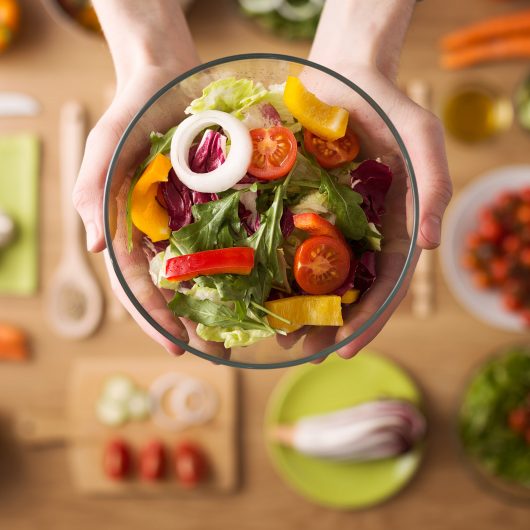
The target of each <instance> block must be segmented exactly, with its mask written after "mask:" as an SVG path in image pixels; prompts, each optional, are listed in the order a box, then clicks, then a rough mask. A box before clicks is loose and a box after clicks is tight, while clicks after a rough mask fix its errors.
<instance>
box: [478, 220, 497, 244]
mask: <svg viewBox="0 0 530 530" xmlns="http://www.w3.org/2000/svg"><path fill="white" fill-rule="evenodd" d="M479 230H480V234H481V235H482V236H483V237H484V239H486V240H487V241H498V240H499V238H500V237H501V236H502V226H501V225H500V223H498V222H497V221H496V220H495V219H483V220H482V223H481V224H480V228H479Z"/></svg>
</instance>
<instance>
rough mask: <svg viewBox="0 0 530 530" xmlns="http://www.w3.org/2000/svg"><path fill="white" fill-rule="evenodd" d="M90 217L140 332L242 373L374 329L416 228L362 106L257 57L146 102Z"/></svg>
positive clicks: (348, 86)
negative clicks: (98, 219)
mask: <svg viewBox="0 0 530 530" xmlns="http://www.w3.org/2000/svg"><path fill="white" fill-rule="evenodd" d="M104 209H105V236H106V241H107V247H108V250H109V255H110V258H111V262H112V266H113V268H114V272H115V273H116V276H117V278H118V281H119V282H120V284H121V287H122V288H123V290H124V291H125V293H126V295H127V297H128V298H129V300H130V302H131V303H132V304H133V306H134V307H135V309H136V310H137V311H138V312H139V313H140V315H141V316H142V318H144V319H145V320H146V321H147V322H149V324H150V325H151V326H152V327H153V328H154V329H155V330H157V331H158V332H159V333H161V334H162V335H164V336H165V337H166V338H167V339H169V340H170V341H172V342H174V343H175V344H177V345H178V346H180V347H181V348H184V349H186V350H188V351H190V352H192V353H194V354H196V355H198V356H200V357H203V358H206V359H209V360H215V361H216V362H221V363H225V364H229V365H233V366H242V367H253V368H275V367H283V366H290V365H293V364H299V363H302V362H306V361H310V360H315V359H318V358H321V357H323V356H325V355H328V354H329V353H331V352H332V351H335V350H336V349H338V348H340V347H341V346H344V345H346V344H348V343H349V342H351V341H352V340H353V339H354V338H355V337H358V336H359V335H360V334H362V333H363V332H365V331H366V330H368V329H369V328H370V327H371V326H372V325H374V323H375V322H376V321H377V319H378V318H379V316H380V315H381V314H382V313H383V312H384V310H385V309H386V308H387V307H388V305H389V304H390V302H391V301H392V300H393V299H394V297H395V296H396V293H397V292H398V291H399V290H400V287H401V285H402V282H403V279H404V277H405V274H406V272H407V270H408V268H409V266H410V264H411V261H412V255H413V250H414V246H415V240H416V233H417V220H418V204H417V190H416V181H415V178H414V174H413V169H412V165H411V163H410V159H409V157H408V154H407V151H406V149H405V146H404V145H403V142H402V140H401V138H400V136H399V133H398V131H396V129H395V128H394V126H393V124H392V123H391V122H390V120H389V119H388V117H387V116H386V115H385V114H384V112H383V111H382V110H381V108H380V107H379V106H378V105H377V103H376V102H375V101H374V100H373V99H371V98H370V96H369V95H368V94H366V93H365V92H364V91H363V90H361V89H360V88H359V87H357V86H356V85H355V84H354V83H352V82H351V81H349V80H347V79H345V78H343V77H341V76H339V75H338V74H336V73H334V72H332V71H331V70H329V69H327V68H325V67H322V66H319V65H317V64H314V63H311V62H309V61H306V60H303V59H297V58H294V57H288V56H283V55H272V54H249V55H238V56H233V57H227V58H223V59H218V60H216V61H212V62H210V63H206V64H204V65H201V66H199V67H197V68H195V69H193V70H191V71H189V72H186V73H185V74H183V75H181V76H179V77H177V78H176V79H175V80H173V81H172V82H171V83H169V84H168V85H167V86H165V87H164V88H162V89H161V90H160V91H159V92H158V93H157V94H155V95H154V96H153V97H152V98H151V99H150V100H149V101H148V102H147V103H146V105H145V106H144V107H143V108H142V109H141V110H140V111H139V113H138V114H137V115H136V116H135V118H134V119H133V120H132V121H131V123H130V124H129V126H128V128H127V130H126V131H125V133H124V135H123V136H122V138H121V140H120V142H119V144H118V146H117V148H116V151H115V153H114V157H113V159H112V162H111V166H110V168H109V172H108V176H107V182H106V187H105V201H104ZM381 277H384V281H381V280H380V278H381ZM181 325H183V326H184V327H185V328H186V332H187V333H186V334H187V336H188V337H189V338H188V339H187V340H185V341H184V340H182V334H181V327H180V326H181Z"/></svg>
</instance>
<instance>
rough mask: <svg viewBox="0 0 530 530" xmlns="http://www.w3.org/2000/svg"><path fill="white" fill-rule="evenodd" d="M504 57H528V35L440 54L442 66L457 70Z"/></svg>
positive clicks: (529, 41) (529, 54) (529, 50)
mask: <svg viewBox="0 0 530 530" xmlns="http://www.w3.org/2000/svg"><path fill="white" fill-rule="evenodd" d="M505 59H530V35H528V36H526V37H519V36H517V37H510V38H506V39H502V40H498V41H491V42H485V43H481V44H476V45H475V46H469V47H467V48H463V49H461V50H457V51H454V52H450V53H445V54H443V55H442V59H441V65H442V68H445V69H447V70H458V69H460V68H466V67H468V66H474V65H477V64H481V63H485V62H490V61H502V60H505Z"/></svg>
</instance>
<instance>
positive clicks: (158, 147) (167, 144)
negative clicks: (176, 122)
mask: <svg viewBox="0 0 530 530" xmlns="http://www.w3.org/2000/svg"><path fill="white" fill-rule="evenodd" d="M175 129H176V127H172V128H171V129H169V131H167V133H166V134H163V135H161V134H158V133H155V132H152V133H151V135H150V137H149V139H150V140H151V150H150V151H149V156H148V157H147V158H146V159H145V160H144V161H143V162H142V163H141V164H140V165H139V166H138V168H137V169H136V172H135V173H134V176H133V179H132V181H131V186H130V187H129V191H128V193H127V204H126V223H127V250H128V251H129V252H131V251H132V249H133V240H132V225H133V223H132V213H131V202H132V193H133V190H134V186H136V183H137V182H138V179H139V178H140V177H141V175H142V173H143V172H144V171H145V168H146V167H147V166H148V165H149V164H150V163H151V162H152V161H153V160H154V158H155V157H156V155H158V154H162V155H167V154H168V153H169V151H170V149H171V140H172V139H173V134H174V133H175Z"/></svg>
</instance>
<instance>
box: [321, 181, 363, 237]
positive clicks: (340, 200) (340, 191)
mask: <svg viewBox="0 0 530 530" xmlns="http://www.w3.org/2000/svg"><path fill="white" fill-rule="evenodd" d="M320 193H324V194H326V196H327V199H328V201H327V202H328V207H329V210H330V211H332V212H333V213H334V214H335V215H336V216H337V221H336V224H337V226H338V227H339V228H340V230H341V231H342V233H343V234H344V236H345V237H347V238H348V239H353V240H355V241H358V240H359V239H362V238H363V237H365V235H366V232H367V230H368V220H367V219H366V214H365V213H364V211H363V209H362V208H361V206H360V204H361V203H362V202H363V198H362V197H361V195H359V194H358V193H357V192H355V191H353V190H352V189H351V188H349V187H348V186H344V185H343V184H339V183H337V182H335V181H334V180H333V179H332V178H331V177H330V176H329V175H328V174H327V173H326V172H325V171H322V172H321V181H320Z"/></svg>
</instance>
